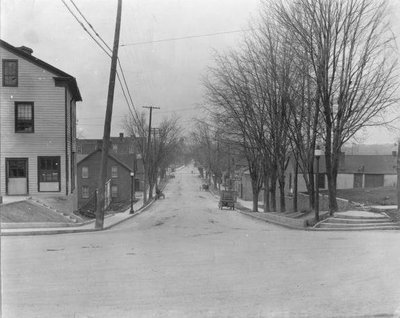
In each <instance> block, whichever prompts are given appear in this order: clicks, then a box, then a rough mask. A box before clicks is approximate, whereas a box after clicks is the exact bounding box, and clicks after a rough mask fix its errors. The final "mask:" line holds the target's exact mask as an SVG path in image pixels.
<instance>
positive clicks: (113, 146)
mask: <svg viewBox="0 0 400 318" xmlns="http://www.w3.org/2000/svg"><path fill="white" fill-rule="evenodd" d="M112 150H113V151H115V152H118V145H116V144H113V145H112Z"/></svg>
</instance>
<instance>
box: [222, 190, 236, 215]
mask: <svg viewBox="0 0 400 318" xmlns="http://www.w3.org/2000/svg"><path fill="white" fill-rule="evenodd" d="M235 202H236V195H235V191H232V190H223V191H221V197H220V199H219V203H218V207H219V208H220V210H222V208H223V207H227V208H230V209H231V210H234V209H235Z"/></svg>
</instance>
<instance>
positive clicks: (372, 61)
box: [197, 0, 398, 212]
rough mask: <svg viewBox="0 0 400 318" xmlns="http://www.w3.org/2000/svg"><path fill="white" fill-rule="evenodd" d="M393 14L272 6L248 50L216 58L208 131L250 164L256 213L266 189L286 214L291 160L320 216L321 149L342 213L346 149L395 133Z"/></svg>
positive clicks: (381, 4)
mask: <svg viewBox="0 0 400 318" xmlns="http://www.w3.org/2000/svg"><path fill="white" fill-rule="evenodd" d="M387 9H388V8H387V4H386V2H385V1H376V0H294V1H288V2H286V1H280V0H277V1H275V2H270V1H268V2H267V1H265V2H264V3H263V6H262V10H261V14H260V19H259V20H258V22H256V23H254V25H253V28H252V29H253V31H252V32H250V33H249V34H247V35H246V36H245V38H244V39H243V41H242V43H241V44H240V46H239V48H238V49H234V50H231V51H229V52H227V53H226V52H225V53H219V54H217V55H216V57H215V66H214V67H211V68H210V69H209V72H208V74H207V76H206V78H205V80H204V86H205V88H206V100H207V105H208V107H207V109H208V111H209V114H210V116H211V120H210V121H209V123H208V124H209V125H210V127H214V133H215V131H218V134H219V135H220V136H223V138H224V140H229V142H230V144H231V145H233V146H234V147H236V148H237V149H240V150H241V152H242V153H243V154H244V156H245V157H246V159H247V162H248V168H249V172H250V176H251V179H252V187H253V207H254V211H257V201H258V196H259V193H260V191H261V189H262V185H263V184H264V191H265V192H264V196H265V198H266V200H265V203H264V204H265V206H264V208H265V211H270V210H271V209H272V210H276V207H277V202H276V193H277V191H278V192H279V194H280V201H279V206H280V209H281V211H285V182H286V180H285V175H286V174H285V172H286V171H287V168H288V164H289V161H290V160H291V161H292V162H293V163H294V168H295V174H294V176H295V184H296V181H297V179H296V178H297V172H298V173H299V174H301V175H302V176H303V178H304V181H305V184H306V187H307V190H308V192H309V194H311V195H310V196H309V197H310V201H309V204H310V208H313V207H314V195H313V194H314V188H315V184H314V183H315V182H314V150H315V148H316V146H317V145H320V146H321V147H322V149H323V151H324V155H325V156H324V157H325V166H326V175H327V179H328V192H329V209H330V211H331V212H333V211H336V210H337V209H338V206H337V201H336V180H337V175H338V169H339V155H340V151H341V148H342V146H343V145H344V144H345V143H346V142H347V141H349V140H350V139H351V138H353V137H354V136H355V134H356V133H357V132H358V131H360V129H362V128H364V127H367V126H374V125H382V124H385V123H386V122H387V121H386V120H385V114H386V112H388V111H389V110H390V109H391V107H392V106H393V105H394V104H395V103H397V101H398V99H397V96H396V90H397V88H398V78H397V76H398V73H397V59H396V55H395V53H396V51H395V49H394V38H393V35H392V33H391V32H390V24H389V17H388V14H387V13H388V11H387ZM199 131H201V129H200V130H198V132H199ZM203 131H204V132H205V133H208V134H210V133H211V132H210V131H207V129H206V130H205V129H203ZM197 134H198V137H200V135H201V134H199V133H197ZM202 137H203V138H202V139H201V142H202V143H210V141H211V137H210V136H207V135H204V136H202ZM207 149H208V150H207V151H208V153H209V152H212V151H213V150H212V147H211V146H208V148H207ZM204 156H207V152H205V154H204ZM210 165H211V166H212V165H214V166H216V164H215V163H214V164H213V163H212V162H211V161H210ZM295 193H297V192H296V191H295ZM295 202H296V200H295Z"/></svg>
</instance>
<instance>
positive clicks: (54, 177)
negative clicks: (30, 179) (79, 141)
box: [38, 157, 61, 192]
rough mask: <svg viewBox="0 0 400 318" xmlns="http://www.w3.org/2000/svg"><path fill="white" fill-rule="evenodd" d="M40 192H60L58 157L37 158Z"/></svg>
mask: <svg viewBox="0 0 400 318" xmlns="http://www.w3.org/2000/svg"><path fill="white" fill-rule="evenodd" d="M38 182H39V191H40V192H59V191H61V178H60V157H38Z"/></svg>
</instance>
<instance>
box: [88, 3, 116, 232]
mask: <svg viewBox="0 0 400 318" xmlns="http://www.w3.org/2000/svg"><path fill="white" fill-rule="evenodd" d="M121 10H122V0H118V9H117V20H116V23H115V34H114V46H113V52H112V57H111V70H110V80H109V84H108V95H107V109H106V118H105V121H104V134H103V145H102V152H101V166H100V176H99V182H98V189H99V191H98V193H97V209H96V223H95V228H96V229H102V228H103V225H104V191H105V183H106V179H107V161H108V160H107V159H108V150H109V147H110V131H111V118H112V109H113V103H114V88H115V77H116V73H117V60H118V47H119V33H120V29H121Z"/></svg>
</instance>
